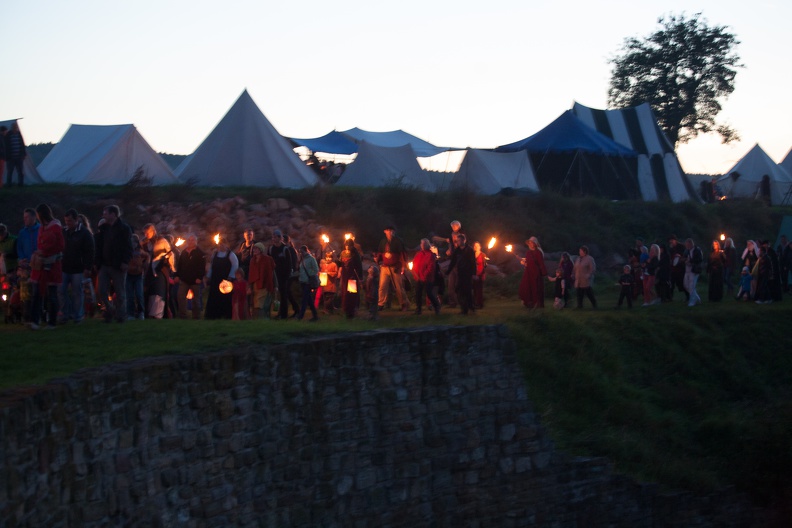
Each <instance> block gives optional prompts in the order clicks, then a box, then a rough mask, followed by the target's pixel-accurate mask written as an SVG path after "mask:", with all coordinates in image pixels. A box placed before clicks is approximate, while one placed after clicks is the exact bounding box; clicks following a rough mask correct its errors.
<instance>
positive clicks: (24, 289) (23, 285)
mask: <svg viewBox="0 0 792 528" xmlns="http://www.w3.org/2000/svg"><path fill="white" fill-rule="evenodd" d="M17 287H18V288H19V301H20V302H21V303H22V309H21V312H22V313H21V315H22V316H21V318H20V319H21V321H22V322H23V323H27V322H28V321H29V320H30V310H29V307H30V304H31V303H32V302H33V284H31V283H30V268H27V267H24V268H23V267H21V266H20V267H18V268H17Z"/></svg>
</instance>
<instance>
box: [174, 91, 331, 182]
mask: <svg viewBox="0 0 792 528" xmlns="http://www.w3.org/2000/svg"><path fill="white" fill-rule="evenodd" d="M176 175H177V176H178V177H179V179H181V180H182V181H185V182H186V181H192V182H196V183H197V184H198V185H207V186H257V187H285V188H291V189H298V188H303V187H310V186H312V185H315V184H316V183H317V182H318V179H317V177H316V175H315V174H314V173H313V172H312V171H311V169H309V168H308V167H307V166H306V165H305V164H304V163H303V162H302V160H300V157H299V156H298V155H297V154H295V153H294V150H292V147H291V145H290V144H289V142H288V140H286V138H284V137H283V136H281V135H280V134H279V133H278V131H277V130H275V128H274V127H273V126H272V124H270V122H269V121H268V120H267V118H266V117H265V116H264V114H263V113H262V112H261V110H260V109H259V107H258V106H257V105H256V103H255V102H254V101H253V98H252V97H250V94H248V92H247V90H245V91H244V92H242V95H240V96H239V99H237V100H236V102H235V103H234V105H233V106H232V107H231V109H230V110H229V111H228V113H226V115H225V116H224V117H223V119H222V120H221V121H220V122H219V123H218V124H217V126H216V127H215V128H214V130H212V132H211V133H210V134H209V135H208V136H207V138H206V139H205V140H204V141H203V143H201V145H200V146H199V147H198V148H197V149H196V151H195V152H194V153H193V154H192V155H191V156H190V157H189V159H186V160H185V161H184V162H183V163H182V164H181V165H179V167H178V168H177V169H176Z"/></svg>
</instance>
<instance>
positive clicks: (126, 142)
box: [39, 125, 179, 185]
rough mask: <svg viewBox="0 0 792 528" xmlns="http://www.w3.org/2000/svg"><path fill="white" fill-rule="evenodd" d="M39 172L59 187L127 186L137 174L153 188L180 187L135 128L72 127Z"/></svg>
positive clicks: (160, 158) (45, 159) (126, 126)
mask: <svg viewBox="0 0 792 528" xmlns="http://www.w3.org/2000/svg"><path fill="white" fill-rule="evenodd" d="M39 170H40V172H41V175H42V178H43V179H44V180H45V181H47V182H57V183H72V184H91V185H124V184H125V183H127V182H128V181H129V180H130V179H131V178H132V177H133V176H135V174H136V173H137V172H138V171H142V173H141V174H142V176H144V177H145V178H149V179H150V180H151V182H152V184H154V185H169V184H175V183H179V181H178V180H177V179H176V177H175V176H174V175H173V172H172V171H171V170H170V167H168V164H167V163H166V162H165V160H164V159H162V156H160V155H159V154H157V153H156V152H155V151H154V149H152V148H151V146H150V145H149V144H148V143H147V142H146V140H145V139H143V136H141V135H140V133H139V132H138V131H137V129H136V128H135V126H134V125H71V126H70V127H69V129H68V130H67V131H66V134H64V136H63V138H62V139H61V140H60V141H59V142H58V144H57V145H55V146H54V147H53V149H52V150H51V151H50V153H49V154H47V157H46V158H44V161H42V162H41V165H39Z"/></svg>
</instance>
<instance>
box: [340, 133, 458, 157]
mask: <svg viewBox="0 0 792 528" xmlns="http://www.w3.org/2000/svg"><path fill="white" fill-rule="evenodd" d="M341 133H342V134H345V135H346V136H347V137H349V138H350V139H353V140H354V141H355V142H356V143H359V142H361V141H366V142H368V143H371V144H372V145H377V146H378V147H403V146H404V145H410V146H411V147H412V149H413V151H414V152H415V155H416V156H418V157H419V158H423V157H429V156H434V155H436V154H440V153H442V152H447V151H449V150H451V149H450V148H447V147H436V146H434V145H432V144H431V143H429V142H428V141H424V140H423V139H421V138H418V137H415V136H413V135H412V134H408V133H407V132H405V131H404V130H393V131H391V132H369V131H368V130H362V129H360V128H350V129H349V130H344V131H343V132H341Z"/></svg>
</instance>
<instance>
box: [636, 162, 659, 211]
mask: <svg viewBox="0 0 792 528" xmlns="http://www.w3.org/2000/svg"><path fill="white" fill-rule="evenodd" d="M638 186H639V187H640V188H641V196H643V199H644V200H646V201H647V202H656V201H657V188H655V182H654V177H653V176H652V164H651V163H649V157H648V156H647V155H646V154H641V155H640V156H638Z"/></svg>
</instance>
